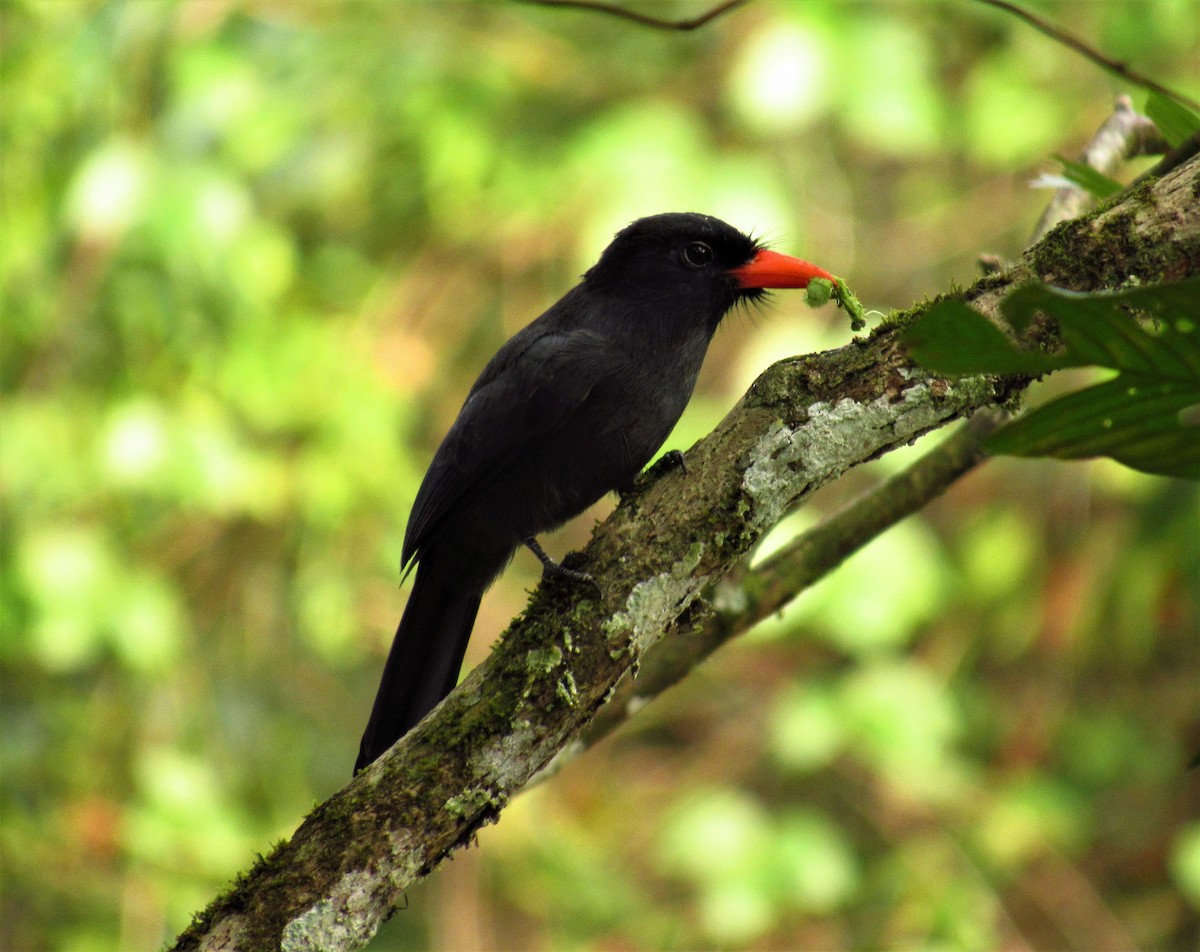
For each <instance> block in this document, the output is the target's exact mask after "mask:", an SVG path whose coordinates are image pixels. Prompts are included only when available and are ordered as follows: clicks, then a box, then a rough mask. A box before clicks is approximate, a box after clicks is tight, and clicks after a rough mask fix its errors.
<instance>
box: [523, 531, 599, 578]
mask: <svg viewBox="0 0 1200 952" xmlns="http://www.w3.org/2000/svg"><path fill="white" fill-rule="evenodd" d="M525 545H526V546H528V547H529V551H530V552H532V553H533V554H534V555H536V556H537V557H538V561H539V562H541V563H542V578H543V579H550V578H560V579H564V580H566V581H568V582H576V583H586V584H588V585H591V586H592V587H593V588H596V589H597V590H599V587H600V586H598V585H597V584H596V580H595V579H594V578H592V577H591V576H590V575H588V573H587V572H580V571H579V570H578V569H572V568H568V567H567V566H565V565H563V564H562V563H560V562H555V561H554V559H552V558H550V556H548V555H547V554H546V550H545V549H543V548H542V547H541V545H539V544H538V540H537V539H535V538H534V537H533V536H530V537H529V538H528V539H526V540H525Z"/></svg>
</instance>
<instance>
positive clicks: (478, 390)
mask: <svg viewBox="0 0 1200 952" xmlns="http://www.w3.org/2000/svg"><path fill="white" fill-rule="evenodd" d="M816 277H820V278H826V279H832V276H831V275H830V274H829V273H828V272H826V271H823V270H821V269H820V268H817V267H815V266H814V265H811V264H809V263H808V262H806V261H801V260H800V259H798V258H790V257H788V256H787V255H781V254H778V253H776V252H773V251H768V250H766V249H765V248H763V247H762V246H761V245H760V244H759V243H758V242H757V241H755V240H754V239H752V238H750V237H748V236H746V235H743V234H742V233H741V232H739V231H738V230H737V229H735V228H733V227H731V226H730V225H727V224H725V222H723V221H720V220H718V219H716V218H711V217H709V216H707V215H696V214H665V215H654V216H652V217H649V218H642V219H640V220H638V221H635V222H634V223H633V224H631V225H629V226H628V227H627V228H625V229H623V230H622V231H621V232H619V233H618V234H617V236H616V237H615V238H614V239H613V241H612V244H610V245H609V246H608V248H606V249H605V251H604V253H603V254H602V255H601V256H600V260H599V261H598V262H597V263H596V265H595V266H594V267H592V268H591V270H589V271H588V272H587V274H585V275H584V276H583V280H582V281H581V282H580V283H579V284H578V285H577V286H576V287H575V288H573V289H572V290H571V291H569V292H568V293H567V294H566V296H565V297H563V298H562V300H560V301H559V302H558V303H557V304H555V305H554V306H553V307H551V308H550V309H549V310H548V311H546V313H544V314H543V315H542V316H541V317H539V318H538V319H537V320H535V321H534V322H533V323H532V324H530V325H529V326H528V327H526V328H524V329H523V330H521V331H518V332H517V333H516V334H515V335H514V336H513V337H512V338H511V339H510V340H509V341H508V342H507V343H506V344H505V345H504V346H503V347H501V348H500V350H499V352H497V354H496V356H495V357H493V358H492V359H491V360H490V361H489V362H488V365H487V366H486V367H484V369H483V373H481V374H480V375H479V379H478V380H476V381H475V385H474V386H473V387H472V388H471V392H470V393H469V394H468V395H467V400H466V403H464V404H463V407H462V410H460V411H459V414H458V418H457V419H456V420H455V421H454V424H453V425H452V426H451V427H450V431H449V432H448V433H447V434H446V438H445V439H444V440H443V441H442V445H441V446H439V447H438V450H437V453H435V454H434V457H433V462H432V463H431V464H430V466H429V471H428V472H427V473H426V474H425V479H424V481H423V482H422V483H421V488H420V490H419V491H418V492H417V498H416V501H415V502H414V503H413V510H412V515H411V516H410V517H409V520H408V528H407V531H406V532H405V535H404V548H403V552H402V555H401V567H402V569H403V570H404V571H405V572H407V571H408V570H409V569H411V568H412V566H413V565H414V564H416V565H417V577H416V581H415V583H414V585H413V590H412V594H411V595H410V596H409V599H408V605H407V607H406V608H405V609H404V617H402V618H401V619H400V627H399V628H398V629H397V630H396V638H395V641H394V642H393V643H392V648H391V651H390V652H389V654H388V659H387V664H386V665H385V666H384V670H383V680H382V682H381V683H380V685H379V693H378V694H377V695H376V698H375V705H374V708H373V709H372V711H371V718H370V720H369V721H368V723H367V728H366V731H365V732H364V733H363V738H362V744H361V746H360V747H359V752H358V761H357V763H356V764H355V767H354V769H355V772H356V773H357V772H358V771H359V770H362V769H363V768H364V767H365V766H367V765H368V764H370V763H371V762H372V761H374V760H375V759H376V758H377V757H378V756H379V755H380V754H382V753H383V752H384V751H385V750H387V749H388V748H389V747H390V746H391V745H392V744H393V743H395V742H396V741H397V740H398V739H399V738H400V737H401V736H402V735H403V734H405V733H406V732H407V731H408V730H409V729H410V728H411V727H413V726H414V725H415V724H416V723H417V722H418V721H419V720H421V718H422V717H424V716H425V714H426V713H428V712H429V711H430V710H431V709H432V708H433V707H434V705H436V704H437V703H438V701H440V700H441V699H442V698H443V697H444V696H445V695H446V694H448V693H449V692H450V690H451V689H452V688H453V687H454V685H455V683H456V681H457V679H458V670H459V666H460V665H461V664H462V659H463V654H464V652H465V651H466V647H467V640H468V639H469V638H470V635H471V626H472V625H473V624H474V622H475V613H476V611H477V610H478V609H479V600H480V598H481V596H482V595H483V592H484V590H485V589H486V588H487V587H488V586H489V585H490V584H491V583H492V581H493V580H494V579H495V578H496V576H497V575H499V574H500V572H501V570H502V569H503V568H504V566H505V565H506V564H507V563H508V561H509V559H511V558H512V556H513V553H514V552H515V551H516V550H517V548H519V547H520V546H521V545H522V544H525V545H527V546H529V547H530V548H531V549H532V550H533V552H534V553H535V554H536V555H537V556H538V558H539V559H541V560H542V562H543V565H544V567H545V570H546V572H547V573H550V574H554V573H564V574H566V575H568V576H578V575H579V574H580V573H574V572H570V571H569V570H566V569H563V568H561V567H560V566H558V565H557V564H556V563H554V562H553V561H551V560H550V558H549V557H548V556H546V554H545V553H544V552H543V551H542V550H541V548H540V546H538V544H537V540H536V538H535V536H537V534H538V533H540V532H545V531H547V530H550V529H553V528H555V527H556V526H558V525H561V524H562V523H563V522H566V521H567V520H568V519H570V518H571V517H573V516H576V515H578V514H579V513H580V512H582V511H583V510H584V509H586V508H587V507H588V506H590V505H591V504H592V503H594V502H595V501H596V500H597V499H599V498H600V497H601V496H603V495H604V494H605V493H607V492H609V491H610V490H613V489H615V488H617V487H619V486H625V485H628V484H629V483H630V482H631V481H632V480H633V478H634V477H635V476H637V474H638V472H640V470H641V469H642V467H643V466H645V465H646V463H647V462H649V461H650V458H651V457H652V456H653V455H654V453H655V451H656V450H657V449H658V448H659V446H661V445H662V443H663V441H664V440H665V439H666V438H667V436H668V435H669V434H670V432H671V428H672V427H673V426H674V425H675V421H676V420H678V419H679V416H680V414H681V413H682V412H683V408H684V406H685V405H686V404H687V402H688V398H689V397H690V396H691V394H692V388H693V386H694V385H695V383H696V375H697V374H698V373H699V372H700V365H701V364H702V363H703V361H704V354H705V352H706V351H707V350H708V344H709V341H710V340H711V339H712V336H713V332H714V331H715V330H716V329H717V325H718V324H719V323H720V322H721V318H722V317H724V316H725V314H726V313H727V312H728V311H729V310H730V308H732V307H733V306H734V305H735V304H737V303H739V302H741V301H747V300H751V299H754V298H758V297H761V296H762V294H763V291H762V289H763V288H803V287H806V286H807V285H808V282H809V281H810V280H811V279H812V278H816Z"/></svg>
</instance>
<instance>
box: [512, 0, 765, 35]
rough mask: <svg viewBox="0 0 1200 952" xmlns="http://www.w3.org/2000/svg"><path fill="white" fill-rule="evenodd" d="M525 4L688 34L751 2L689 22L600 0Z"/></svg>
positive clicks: (730, 1)
mask: <svg viewBox="0 0 1200 952" xmlns="http://www.w3.org/2000/svg"><path fill="white" fill-rule="evenodd" d="M523 2H525V3H532V4H535V5H537V6H539V7H563V8H565V9H570V10H591V11H592V12H593V13H604V14H607V15H609V16H614V17H619V18H620V19H622V20H630V21H632V22H633V23H638V24H640V25H642V26H648V27H651V28H653V29H655V30H681V31H685V32H686V31H688V30H696V29H699V28H700V27H702V26H704V24H706V23H708V22H709V21H710V20H715V19H716V18H717V17H719V16H722V15H724V14H726V13H728V12H729V11H730V10H734V9H736V8H737V7H740V6H742V5H743V4H745V3H747V2H749V0H725V2H724V3H718V4H717V5H716V6H715V7H713V8H712V9H711V10H708V11H706V12H704V13H702V14H700V16H698V17H692V18H691V19H688V20H664V19H662V18H661V17H652V16H650V15H649V14H648V13H639V12H638V11H637V10H629V9H627V8H625V7H618V6H615V5H614V4H611V3H602V2H600V0H523Z"/></svg>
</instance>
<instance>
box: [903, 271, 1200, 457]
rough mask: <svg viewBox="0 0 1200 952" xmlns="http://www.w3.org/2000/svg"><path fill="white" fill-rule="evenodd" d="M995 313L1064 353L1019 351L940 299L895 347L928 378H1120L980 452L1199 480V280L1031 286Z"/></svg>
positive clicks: (1049, 410)
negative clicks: (1052, 338)
mask: <svg viewBox="0 0 1200 952" xmlns="http://www.w3.org/2000/svg"><path fill="white" fill-rule="evenodd" d="M1000 313H1001V315H1002V316H1003V317H1004V318H1005V320H1006V321H1007V322H1008V323H1009V324H1010V325H1011V326H1012V327H1013V328H1014V330H1015V331H1016V332H1017V333H1018V334H1020V333H1021V332H1023V331H1024V330H1026V329H1027V328H1028V327H1029V326H1030V324H1031V323H1032V322H1033V321H1034V320H1035V319H1036V318H1037V317H1038V316H1039V315H1045V316H1047V317H1049V318H1052V319H1053V320H1054V321H1055V322H1056V323H1057V324H1058V328H1059V334H1060V337H1061V339H1062V343H1063V346H1062V348H1061V349H1060V351H1059V352H1058V353H1057V354H1053V355H1048V354H1041V353H1038V352H1036V351H1035V352H1027V351H1021V350H1018V349H1017V348H1016V346H1015V345H1014V344H1013V343H1012V342H1011V341H1010V340H1009V338H1008V337H1006V336H1005V334H1004V332H1003V331H1002V330H1000V328H998V327H996V326H995V325H994V324H992V323H991V322H990V321H988V319H987V318H985V317H984V316H983V315H982V314H979V313H978V312H976V311H974V310H972V309H971V308H969V307H967V306H966V305H965V304H962V303H960V302H950V301H944V302H940V303H939V304H937V305H935V306H934V307H933V308H930V310H929V311H928V312H927V313H926V315H925V316H924V317H923V318H922V319H921V320H920V321H918V322H917V323H916V324H914V325H913V327H912V328H910V329H909V331H908V332H907V334H906V335H905V342H906V343H908V344H909V347H910V350H911V351H912V353H913V355H914V357H915V358H916V359H917V360H919V361H920V362H921V363H922V364H924V365H925V366H926V367H928V368H930V369H931V370H934V371H935V372H938V373H948V374H972V373H992V374H1020V373H1042V372H1045V371H1048V370H1053V369H1056V368H1058V367H1078V366H1088V365H1093V366H1100V367H1108V368H1111V369H1113V370H1116V371H1117V372H1118V373H1117V376H1116V377H1115V378H1114V379H1112V380H1108V381H1105V382H1103V383H1100V384H1096V385H1094V386H1091V387H1087V388H1085V389H1083V390H1080V391H1077V392H1076V393H1072V394H1069V395H1067V396H1064V397H1060V398H1059V399H1057V400H1054V401H1052V402H1050V403H1048V404H1046V405H1045V406H1043V407H1039V408H1038V409H1036V410H1033V411H1032V412H1030V413H1027V414H1025V415H1024V416H1022V417H1021V418H1020V419H1018V420H1016V421H1014V422H1013V423H1011V424H1009V425H1008V426H1006V427H1005V428H1004V429H1002V430H999V431H998V432H997V433H996V434H995V435H994V436H993V437H992V439H991V440H990V441H989V443H988V448H989V449H990V450H991V451H992V452H996V453H1007V454H1011V455H1018V456H1053V457H1057V458H1059V459H1080V458H1083V457H1090V456H1109V457H1111V458H1113V459H1115V460H1118V461H1120V462H1122V463H1124V464H1125V465H1127V466H1130V467H1132V468H1134V469H1138V470H1142V471H1143V472H1148V473H1157V474H1161V475H1169V476H1181V477H1188V478H1192V479H1200V409H1198V407H1200V280H1198V279H1192V280H1189V281H1179V282H1175V283H1173V284H1160V285H1154V286H1151V287H1138V288H1130V289H1127V290H1124V291H1118V292H1112V293H1096V294H1079V293H1075V292H1071V291H1063V290H1061V289H1059V288H1052V287H1048V286H1046V285H1040V284H1030V285H1025V286H1023V287H1020V288H1017V289H1016V290H1014V291H1013V292H1012V293H1010V294H1009V295H1008V296H1007V297H1006V298H1005V299H1004V300H1003V301H1002V302H1001V304H1000ZM1135 314H1140V315H1142V317H1141V319H1139V318H1138V317H1135V316H1134V315H1135Z"/></svg>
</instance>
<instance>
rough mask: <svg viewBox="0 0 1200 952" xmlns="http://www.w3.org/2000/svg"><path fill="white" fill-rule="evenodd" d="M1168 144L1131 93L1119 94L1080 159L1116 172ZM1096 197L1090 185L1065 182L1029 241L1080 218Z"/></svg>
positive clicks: (1106, 170)
mask: <svg viewBox="0 0 1200 952" xmlns="http://www.w3.org/2000/svg"><path fill="white" fill-rule="evenodd" d="M1166 147H1167V143H1166V140H1164V139H1163V137H1162V135H1161V134H1160V133H1159V131H1158V129H1157V128H1156V127H1155V125H1154V123H1153V122H1151V121H1150V120H1149V119H1148V118H1146V117H1145V116H1143V115H1142V114H1141V113H1139V112H1137V111H1136V110H1135V109H1134V108H1133V100H1131V99H1130V98H1129V97H1128V96H1118V97H1117V101H1116V102H1115V103H1114V104H1113V112H1112V115H1111V116H1109V117H1108V118H1107V119H1106V120H1105V121H1104V124H1103V125H1102V126H1101V127H1100V128H1099V129H1097V130H1096V134H1095V135H1094V136H1092V139H1091V141H1090V142H1088V144H1087V145H1086V146H1084V148H1083V151H1082V152H1081V153H1080V154H1079V161H1080V162H1082V163H1084V164H1085V165H1087V166H1089V167H1091V168H1093V169H1095V170H1096V171H1097V172H1101V173H1103V174H1104V175H1112V174H1113V173H1114V172H1116V170H1117V169H1118V168H1119V167H1120V165H1121V163H1122V162H1124V161H1125V160H1126V159H1131V158H1134V157H1135V156H1139V155H1156V154H1159V153H1161V152H1162V151H1163V150H1164V149H1165V148H1166ZM1094 201H1095V199H1094V197H1093V196H1092V195H1091V194H1090V193H1089V192H1088V191H1087V189H1084V188H1081V187H1080V186H1078V185H1073V184H1072V185H1064V186H1063V187H1062V188H1058V189H1055V191H1054V198H1052V199H1051V200H1050V204H1049V205H1047V206H1046V210H1045V211H1044V212H1042V217H1041V218H1039V219H1038V223H1037V225H1036V226H1035V227H1034V229H1033V235H1032V236H1031V237H1030V239H1029V244H1033V243H1034V242H1036V241H1038V240H1040V239H1041V237H1042V236H1043V235H1044V234H1046V232H1048V231H1049V230H1050V229H1051V228H1053V227H1054V226H1055V225H1057V224H1058V223H1059V222H1063V221H1069V220H1070V219H1072V218H1078V217H1079V216H1080V215H1082V214H1083V213H1084V212H1085V211H1087V210H1088V209H1089V208H1090V207H1091V206H1092V204H1093V203H1094Z"/></svg>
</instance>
